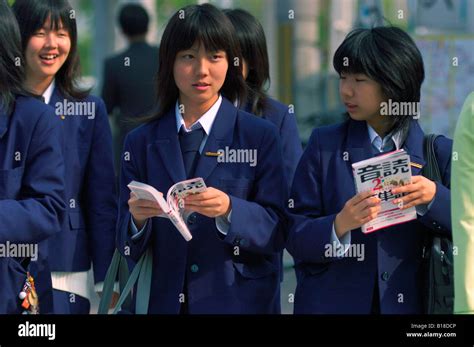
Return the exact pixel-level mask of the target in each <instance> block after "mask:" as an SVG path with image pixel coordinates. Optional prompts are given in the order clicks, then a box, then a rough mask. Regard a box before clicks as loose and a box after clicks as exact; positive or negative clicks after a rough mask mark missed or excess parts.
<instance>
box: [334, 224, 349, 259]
mask: <svg viewBox="0 0 474 347" xmlns="http://www.w3.org/2000/svg"><path fill="white" fill-rule="evenodd" d="M331 244H332V245H336V249H337V250H339V249H341V248H342V250H343V252H342V254H341V256H342V255H344V254H346V253H347V251H348V250H349V246H350V245H351V232H350V231H348V232H347V233H346V234H345V235H344V236H342V237H341V238H340V239H339V238H338V237H337V235H336V228H334V223H333V224H332V231H331ZM336 254H339V252H337V253H336Z"/></svg>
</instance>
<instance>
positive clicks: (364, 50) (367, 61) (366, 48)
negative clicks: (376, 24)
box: [333, 30, 377, 80]
mask: <svg viewBox="0 0 474 347" xmlns="http://www.w3.org/2000/svg"><path fill="white" fill-rule="evenodd" d="M374 45H375V42H373V40H372V38H371V36H370V35H368V34H367V31H365V30H354V31H353V32H351V33H350V34H349V35H348V36H347V37H346V39H345V40H344V42H342V44H341V45H340V46H339V48H338V49H337V50H336V53H334V58H333V66H334V69H335V70H336V71H337V73H338V74H339V75H341V74H342V73H348V74H364V75H366V76H368V77H369V78H371V79H373V80H377V72H376V69H375V68H374V67H375V66H377V57H375V55H374V51H377V49H376V47H375V46H374Z"/></svg>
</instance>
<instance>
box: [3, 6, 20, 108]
mask: <svg viewBox="0 0 474 347" xmlns="http://www.w3.org/2000/svg"><path fill="white" fill-rule="evenodd" d="M0 38H1V39H0V110H3V111H6V113H7V114H10V113H11V112H12V110H13V107H14V104H15V95H16V94H25V91H24V89H23V79H24V68H23V62H24V60H23V56H22V53H21V38H20V31H19V29H18V24H17V22H16V19H15V16H14V15H13V13H12V11H11V9H10V7H9V6H8V5H7V3H6V2H5V0H0Z"/></svg>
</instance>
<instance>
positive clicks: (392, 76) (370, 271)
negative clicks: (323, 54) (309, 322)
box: [287, 27, 452, 314]
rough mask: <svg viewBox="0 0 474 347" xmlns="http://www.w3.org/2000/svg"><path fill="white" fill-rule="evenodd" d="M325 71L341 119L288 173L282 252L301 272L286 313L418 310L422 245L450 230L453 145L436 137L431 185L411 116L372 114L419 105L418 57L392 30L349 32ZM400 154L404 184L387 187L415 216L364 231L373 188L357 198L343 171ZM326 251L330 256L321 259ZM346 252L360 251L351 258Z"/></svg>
mask: <svg viewBox="0 0 474 347" xmlns="http://www.w3.org/2000/svg"><path fill="white" fill-rule="evenodd" d="M333 64H334V68H335V70H336V71H337V72H338V74H339V76H340V84H339V93H340V96H341V99H342V101H343V103H344V104H345V106H346V108H347V113H348V115H349V117H348V119H347V120H346V121H345V122H343V123H341V124H336V125H332V126H326V127H321V128H317V129H315V130H314V131H313V133H312V135H311V138H310V141H309V144H308V147H307V149H306V150H305V152H304V154H303V156H302V158H301V161H300V163H299V164H298V168H297V171H296V174H295V179H294V183H293V187H292V191H291V198H292V199H294V201H295V208H294V209H292V211H291V212H292V213H294V214H293V215H292V228H291V231H290V235H289V240H288V245H287V248H288V250H289V252H290V253H291V254H292V255H293V256H294V258H295V260H296V262H297V265H296V270H297V271H298V272H299V273H300V274H301V276H299V278H298V284H297V289H296V294H295V313H317V314H321V313H336V314H344V313H351V314H368V313H373V314H387V313H388V314H417V313H422V312H423V296H422V291H423V288H422V287H423V283H422V279H423V276H422V273H421V265H422V254H423V238H424V236H425V235H426V233H430V232H431V233H432V232H433V231H436V232H441V233H446V234H450V233H451V216H450V212H449V211H450V188H449V187H450V168H451V159H450V158H451V147H452V141H451V140H449V139H447V138H445V137H443V136H440V137H438V138H437V139H436V141H435V143H434V149H435V153H436V157H437V160H438V164H439V169H440V171H441V176H442V181H440V182H433V181H430V180H429V179H427V178H425V177H424V176H422V175H421V170H422V168H423V166H424V165H425V164H426V160H425V157H424V133H423V130H422V129H421V128H420V126H419V124H418V121H417V119H418V117H419V114H403V115H383V113H384V112H382V111H381V108H382V107H383V103H388V102H392V104H393V103H397V102H398V103H401V102H409V103H418V102H419V101H420V88H421V84H422V82H423V79H424V69H423V60H422V57H421V54H420V52H419V50H418V49H417V47H416V45H415V43H414V42H413V40H412V39H411V38H410V37H409V36H408V34H406V33H405V32H404V31H402V30H401V29H398V28H395V27H378V28H373V29H356V30H354V31H352V32H351V33H349V35H348V36H347V37H346V38H345V40H344V41H343V43H342V44H341V45H340V46H339V48H338V49H337V51H336V53H335V55H334V60H333ZM415 105H416V104H415ZM418 109H419V107H418ZM401 148H403V149H404V150H405V151H406V152H407V153H408V154H409V155H410V160H411V171H412V182H411V184H409V185H406V186H404V187H399V188H397V189H393V190H392V192H393V193H394V194H400V193H404V194H406V195H404V196H403V197H401V198H398V199H396V200H395V202H394V203H395V204H397V205H398V204H399V205H400V206H401V208H402V209H407V208H410V207H413V206H415V208H416V211H417V219H416V220H413V221H410V222H407V223H404V224H398V225H394V226H390V227H387V228H385V229H382V230H378V231H376V232H373V233H369V234H363V233H362V231H361V229H360V227H361V226H362V225H363V224H365V223H367V222H368V221H370V220H372V219H374V218H375V217H377V214H378V212H379V211H380V199H379V198H377V197H374V196H373V194H374V193H373V191H367V192H360V193H358V194H356V192H355V185H354V178H353V174H352V167H351V165H352V164H353V163H356V162H359V161H361V160H364V159H368V158H371V157H373V156H376V155H379V154H381V153H385V152H389V151H393V150H396V149H401ZM394 207H396V206H394ZM328 246H330V247H335V248H336V249H337V251H338V252H337V253H336V254H337V256H331V254H329V253H327V252H326V251H327V249H328V248H327V247H328ZM354 246H356V247H357V248H358V249H361V250H362V254H358V255H357V256H355V255H354V254H352V256H351V254H350V252H348V250H349V249H353V248H354ZM333 254H334V252H333Z"/></svg>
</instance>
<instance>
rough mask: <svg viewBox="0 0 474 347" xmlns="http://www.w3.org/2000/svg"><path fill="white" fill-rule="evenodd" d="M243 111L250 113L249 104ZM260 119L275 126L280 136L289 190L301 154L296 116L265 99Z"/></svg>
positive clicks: (279, 103)
mask: <svg viewBox="0 0 474 347" xmlns="http://www.w3.org/2000/svg"><path fill="white" fill-rule="evenodd" d="M245 111H247V112H249V113H252V111H251V105H250V104H247V106H246V107H245ZM262 118H264V119H267V120H269V121H270V122H272V123H273V124H275V126H276V127H277V129H278V133H279V134H280V140H281V148H282V152H283V167H284V171H285V175H286V178H287V181H288V189H290V188H291V183H292V182H293V176H294V174H295V170H296V166H297V165H298V162H299V160H300V158H301V155H302V154H303V148H302V146H301V140H300V135H299V133H298V127H297V125H296V116H295V115H294V114H290V112H289V109H288V106H286V105H284V104H282V103H281V102H279V101H277V100H274V99H271V98H267V105H266V107H265V108H264V110H263V113H262Z"/></svg>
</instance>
